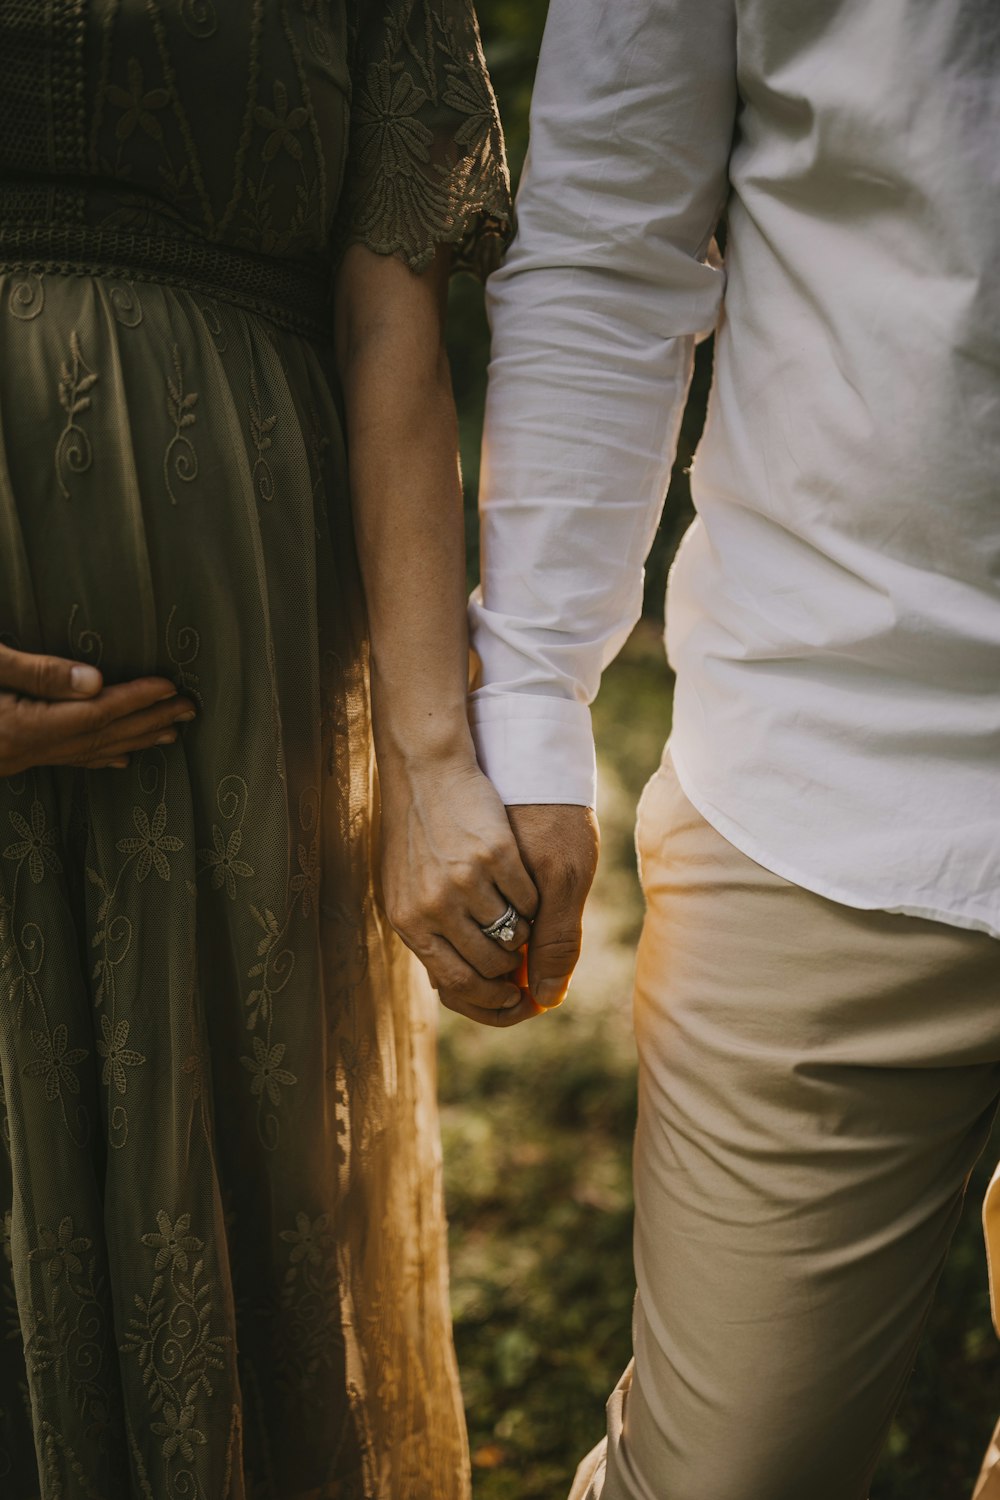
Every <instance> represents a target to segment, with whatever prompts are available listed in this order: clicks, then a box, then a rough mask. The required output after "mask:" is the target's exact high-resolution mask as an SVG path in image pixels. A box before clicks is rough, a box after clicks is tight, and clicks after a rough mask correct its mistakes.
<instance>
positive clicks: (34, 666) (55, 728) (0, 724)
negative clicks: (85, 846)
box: [0, 645, 195, 777]
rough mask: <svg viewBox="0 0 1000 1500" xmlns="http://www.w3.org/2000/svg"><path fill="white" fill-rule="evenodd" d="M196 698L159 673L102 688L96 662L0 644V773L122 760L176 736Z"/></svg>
mask: <svg viewBox="0 0 1000 1500" xmlns="http://www.w3.org/2000/svg"><path fill="white" fill-rule="evenodd" d="M194 715H195V709H194V704H193V703H191V702H190V701H189V700H188V699H187V698H181V697H179V696H178V694H177V690H176V688H175V687H174V685H173V683H172V682H169V681H168V680H167V679H166V678H164V677H140V678H137V679H136V680H135V681H134V682H124V683H121V684H118V685H116V686H113V687H104V685H103V678H102V676H101V674H100V672H99V671H98V670H97V668H96V667H91V666H88V665H86V664H84V663H81V662H74V661H66V660H64V659H63V658H61V657H58V656H35V655H32V654H31V653H29V652H26V651H13V650H11V648H10V647H9V646H3V645H0V777H3V776H16V775H17V774H19V773H20V772H21V771H27V770H29V769H31V768H32V767H34V766H86V767H87V768H88V769H90V770H99V769H103V768H104V767H105V766H125V765H127V764H128V756H129V755H131V754H132V753H133V752H135V751H139V750H146V749H148V748H149V747H150V746H152V745H160V744H168V743H170V742H171V741H173V740H175V739H176V738H177V729H176V725H177V724H178V723H182V722H183V721H184V720H185V719H193V718H194Z"/></svg>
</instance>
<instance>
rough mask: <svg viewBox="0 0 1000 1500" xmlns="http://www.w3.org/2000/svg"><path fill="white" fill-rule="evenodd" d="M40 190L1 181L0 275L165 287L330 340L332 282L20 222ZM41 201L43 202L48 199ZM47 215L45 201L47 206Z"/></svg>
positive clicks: (106, 233)
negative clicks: (13, 273) (16, 272)
mask: <svg viewBox="0 0 1000 1500" xmlns="http://www.w3.org/2000/svg"><path fill="white" fill-rule="evenodd" d="M36 193H38V194H39V197H40V196H42V195H43V194H45V190H44V189H42V190H40V191H39V190H38V189H35V190H34V192H32V190H31V189H28V190H27V191H26V190H25V188H24V187H22V186H14V185H8V184H5V183H4V182H3V181H0V271H13V270H19V271H24V270H28V271H34V272H54V273H56V274H60V275H67V276H113V277H120V278H122V279H124V280H128V281H149V282H164V283H166V284H168V285H171V286H177V287H182V288H184V289H185V290H187V291H192V292H196V293H201V294H202V295H203V296H209V297H215V298H218V299H219V300H220V301H224V302H231V303H234V304H235V305H236V306H238V307H242V308H246V309H247V310H249V311H251V312H255V313H258V314H260V315H261V316H262V317H265V318H269V319H270V320H271V321H272V322H275V323H278V324H279V325H280V326H281V327H283V328H287V329H290V330H291V331H292V332H295V333H302V334H305V335H306V336H308V337H309V338H313V339H321V340H329V339H330V338H331V337H332V334H333V316H332V307H331V289H330V277H329V275H328V274H327V273H325V272H324V271H323V270H321V269H319V268H316V269H313V268H311V267H309V266H304V265H301V264H297V263H295V262H292V261H283V260H278V259H274V258H271V257H268V256H263V255H254V254H251V253H250V252H248V251H243V250H237V249H234V248H232V247H231V246H228V245H218V244H212V243H210V242H209V241H207V240H204V239H200V238H198V237H197V236H196V235H191V234H188V235H185V234H184V233H183V232H178V233H177V234H176V235H173V234H171V233H169V232H162V233H158V234H150V233H144V232H142V231H138V230H135V229H131V228H122V227H119V226H117V225H90V224H85V223H72V222H60V221H59V219H58V218H55V219H52V218H48V217H47V216H43V215H38V216H37V217H35V216H26V215H25V213H24V209H25V207H26V206H28V204H27V202H26V200H29V201H30V199H32V198H34V199H35V201H34V203H33V204H31V206H32V207H35V208H36V209H37V206H38V198H37V197H36V196H35V194H36ZM46 196H47V195H46ZM49 206H50V207H51V199H49Z"/></svg>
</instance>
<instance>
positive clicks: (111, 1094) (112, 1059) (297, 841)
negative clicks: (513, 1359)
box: [0, 0, 508, 1500]
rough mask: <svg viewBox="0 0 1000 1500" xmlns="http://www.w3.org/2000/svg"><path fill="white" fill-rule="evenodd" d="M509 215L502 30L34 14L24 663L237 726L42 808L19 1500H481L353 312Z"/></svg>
mask: <svg viewBox="0 0 1000 1500" xmlns="http://www.w3.org/2000/svg"><path fill="white" fill-rule="evenodd" d="M507 212H508V204H507V184H506V175H505V166H504V161H503V152H502V146H501V141H500V136H499V128H498V124H497V117H496V110H495V105H494V100H493V97H492V94H491V91H490V87H489V82H488V79H487V76H486V73H485V69H484V65H483V59H482V52H481V48H480V44H479V39H478V35H477V31H476V26H475V20H474V17H473V14H472V11H471V7H470V0H0V636H2V638H3V639H4V640H5V641H7V642H8V643H10V644H12V645H14V646H17V647H21V648H24V649H27V650H38V649H41V650H45V651H50V652H57V653H60V654H64V655H70V656H74V657H78V658H80V659H81V660H86V661H91V662H95V663H98V664H99V665H100V666H101V668H102V670H103V671H104V672H105V674H106V676H107V678H108V679H109V680H111V681H115V680H120V679H124V678H127V677H131V676H133V675H135V674H137V673H149V672H158V673H163V674H165V675H166V676H168V677H170V678H171V679H172V680H173V681H174V682H175V683H176V684H177V685H178V687H179V688H181V689H183V691H184V692H186V693H188V694H190V695H191V696H192V698H194V699H195V700H196V701H197V703H198V704H199V706H200V711H199V715H198V719H197V722H196V723H194V724H193V725H190V726H188V727H186V728H185V730H184V732H183V734H182V737H181V740H180V742H179V743H178V744H176V745H175V746H171V747H165V748H163V749H158V750H154V751H150V752H147V753H146V754H144V755H142V756H140V757H138V758H137V759H135V761H134V762H133V765H132V766H131V768H130V769H129V770H128V771H127V772H115V771H102V772H90V773H88V772H72V771H58V772H54V771H50V770H38V771H32V772H30V773H28V774H26V775H22V776H17V777H14V778H11V779H9V780H6V781H0V1070H2V1081H3V1103H2V1112H0V1120H2V1135H3V1142H4V1146H5V1150H4V1151H2V1152H0V1217H2V1220H3V1225H4V1237H3V1249H4V1256H3V1258H0V1496H2V1497H3V1500H35V1497H38V1496H41V1497H44V1500H132V1497H143V1500H230V1497H232V1500H257V1497H259V1500H327V1497H348V1496H350V1497H359V1496H366V1497H378V1500H456V1497H458V1500H460V1497H461V1496H463V1495H464V1494H465V1493H466V1491H467V1486H468V1473H467V1470H468V1462H467V1454H466V1447H465V1438H464V1431H463V1426H462V1417H461V1408H460V1403H459V1400H458V1394H457V1384H456V1379H455V1369H454V1355H453V1349H452V1345H451V1334H450V1328H449V1323H448V1316H447V1305H446V1277H445V1261H444V1232H443V1231H444V1225H443V1217H442V1210H441V1203H440V1181H439V1176H440V1161H439V1145H438V1140H437V1123H436V1116H435V1113H434V1102H433V1042H434V1036H433V1018H434V1011H433V1006H432V1003H431V997H430V996H429V992H428V991H427V989H426V986H425V985H424V983H423V982H422V981H421V980H420V979H419V978H418V977H417V975H416V973H415V970H414V967H413V966H412V965H411V961H410V960H409V957H408V955H407V954H406V953H405V952H404V951H403V950H402V949H401V947H400V946H399V945H398V944H397V942H396V940H395V939H394V938H393V936H392V934H391V933H390V932H389V930H388V928H387V925H386V922H385V919H384V916H383V914H382V913H381V911H380V908H379V904H378V899H377V892H376V891H375V889H374V888H373V883H372V876H371V849H372V839H373V817H374V814H373V802H372V795H373V794H372V766H371V751H370V744H369V720H368V702H367V684H366V658H365V649H366V648H365V628H364V612H363V607H362V596H361V588H360V583H359V578H358V573H357V565H356V560H355V553H354V548H353V542H352V534H351V526H350V517H349V509H348V496H347V488H346V469H345V448H344V436H343V428H342V403H341V400H340V396H339V393H338V389H337V383H336V376H335V373H334V367H333V362H332V354H331V337H332V321H331V312H330V291H331V282H332V278H333V273H334V269H335V265H336V261H337V257H338V255H339V254H340V253H341V252H342V250H343V247H344V246H345V245H346V244H348V243H349V242H351V241H361V242H363V243H366V244H367V245H369V246H371V247H372V248H373V249H375V250H377V251H378V252H380V253H387V254H399V255H401V256H403V257H404V258H405V259H406V260H407V261H408V262H409V263H410V265H411V266H413V267H414V268H415V269H420V268H422V267H423V266H425V265H426V264H427V263H428V262H429V260H430V259H431V257H432V256H433V253H434V250H435V247H436V246H437V245H438V244H440V243H443V242H449V243H452V244H454V245H455V246H456V258H457V260H458V261H465V262H466V263H469V264H472V265H473V266H474V267H478V268H480V269H482V268H484V267H485V266H486V265H487V264H488V262H489V260H490V257H491V253H492V251H493V250H494V249H495V248H496V247H497V246H498V245H499V244H500V241H501V231H502V227H503V221H504V219H505V217H506V215H507ZM399 461H400V464H401V465H404V466H405V464H406V462H407V458H406V455H405V454H403V453H401V454H400V455H399ZM415 668H416V669H419V663H417V664H415Z"/></svg>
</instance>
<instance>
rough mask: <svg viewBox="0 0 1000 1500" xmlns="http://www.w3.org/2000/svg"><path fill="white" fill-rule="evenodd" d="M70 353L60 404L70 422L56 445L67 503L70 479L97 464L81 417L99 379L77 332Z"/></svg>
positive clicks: (63, 366) (63, 367)
mask: <svg viewBox="0 0 1000 1500" xmlns="http://www.w3.org/2000/svg"><path fill="white" fill-rule="evenodd" d="M69 352H70V358H69V361H68V362H67V361H66V360H63V362H62V364H61V365H60V367H59V405H60V406H61V407H62V409H63V411H64V412H65V413H66V423H65V426H64V427H63V430H62V432H61V433H60V434H59V439H58V441H57V443H56V477H57V479H58V481H59V488H60V490H61V491H62V494H63V498H64V499H66V500H68V499H69V497H70V490H69V483H68V479H69V477H70V476H71V475H73V474H85V473H86V472H87V470H88V469H89V468H90V466H91V464H92V463H93V461H94V450H93V448H92V447H91V442H90V438H89V437H88V436H87V434H86V432H85V431H84V429H83V428H82V427H81V425H80V423H79V421H78V420H77V418H78V417H81V416H83V414H84V413H85V412H88V411H89V410H90V408H91V404H92V397H91V394H90V392H91V391H92V390H93V388H94V386H95V385H96V384H97V378H98V377H97V372H96V371H95V370H92V369H91V368H90V366H89V365H88V364H87V361H86V360H85V359H84V357H83V351H82V349H81V348H80V336H79V334H78V333H77V332H76V329H74V330H73V332H72V333H71V334H70V336H69Z"/></svg>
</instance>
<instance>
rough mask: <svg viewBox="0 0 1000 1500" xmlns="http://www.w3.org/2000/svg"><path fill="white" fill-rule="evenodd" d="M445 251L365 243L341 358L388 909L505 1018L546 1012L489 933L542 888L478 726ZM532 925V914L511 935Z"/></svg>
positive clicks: (459, 998) (342, 330) (463, 990)
mask: <svg viewBox="0 0 1000 1500" xmlns="http://www.w3.org/2000/svg"><path fill="white" fill-rule="evenodd" d="M448 253H449V252H447V251H444V250H442V251H440V252H439V254H438V258H437V260H436V261H435V263H434V264H433V265H432V266H431V268H430V269H429V270H428V271H426V272H424V273H423V274H422V275H415V274H414V273H413V272H412V271H410V270H409V268H408V267H407V266H406V265H405V264H404V263H403V262H402V261H401V260H399V259H397V258H396V257H393V256H379V255H376V254H374V253H373V252H372V251H370V250H367V249H366V248H364V247H362V246H353V247H352V248H351V249H350V250H348V252H347V254H346V255H345V257H344V261H343V265H342V268H341V271H340V275H339V279H338V285H337V305H336V322H337V357H338V365H339V368H340V374H341V379H342V381H343V385H344V392H345V400H346V407H347V438H348V450H349V455H350V475H351V489H352V503H353V509H354V517H355V529H356V534H357V542H358V552H359V557H360V562H361V571H362V576H363V579H364V589H365V598H366V602H367V607H368V618H369V627H370V631H371V650H372V715H373V727H374V735H375V751H376V757H377V761H378V767H379V777H380V783H381V789H382V803H383V886H384V890H385V897H386V906H387V911H388V915H389V919H390V921H391V922H392V924H393V926H394V927H395V929H396V930H397V932H399V934H400V935H401V937H402V938H403V939H404V941H405V942H406V943H407V944H408V945H409V946H410V947H411V948H412V949H413V950H414V952H415V953H416V954H417V955H418V956H419V957H420V958H421V959H422V960H423V962H424V963H425V964H426V966H427V968H428V970H429V972H430V975H431V978H432V980H433V981H434V983H435V985H436V987H437V988H438V990H439V991H440V994H441V998H442V1000H443V1001H444V1003H445V1004H446V1005H447V1006H449V1007H450V1008H451V1009H452V1010H457V1011H460V1012H461V1013H462V1014H464V1015H467V1016H471V1017H472V1018H473V1019H475V1020H479V1021H485V1022H489V1023H492V1024H502V1025H509V1024H511V1023H513V1022H515V1021H519V1020H524V1019H526V1018H527V1016H529V1015H533V1014H535V1013H536V1007H535V1005H534V1003H533V1002H532V1001H531V1000H529V999H528V998H527V997H526V996H522V994H521V991H520V990H519V989H518V988H517V986H516V985H515V984H514V983H513V982H512V979H511V978H510V977H509V976H510V975H511V974H512V972H513V970H514V968H515V967H516V962H517V959H516V954H515V953H514V952H512V951H511V952H505V951H504V949H503V948H502V947H501V946H500V945H499V944H498V943H496V942H494V941H492V940H490V939H488V938H485V937H483V935H482V933H481V932H480V931H479V928H480V927H482V926H485V925H487V924H488V923H490V922H492V921H494V920H495V919H496V918H497V917H498V916H500V915H501V913H502V912H503V910H504V908H505V906H506V904H507V902H508V901H509V902H511V903H512V904H513V905H514V906H515V907H516V908H517V910H518V911H520V912H521V913H522V914H523V915H524V916H526V917H530V916H532V915H533V914H534V910H535V899H536V898H535V890H534V887H533V885H532V882H531V880H530V878H529V876H528V875H527V873H526V872H525V870H524V867H523V865H522V864H521V861H520V858H519V856H518V853H517V846H516V844H515V842H514V838H513V835H512V833H511V830H510V825H509V823H508V821H507V817H506V814H505V813H504V810H503V806H502V804H501V802H500V799H499V797H498V796H497V794H496V793H495V792H494V790H493V788H492V787H491V785H490V783H489V782H488V781H487V780H486V778H485V777H484V776H483V775H482V774H481V772H480V771H479V768H478V765H477V762H476V756H475V750H474V748H473V744H472V737H471V734H470V731H469V727H468V719H467V708H466V691H467V682H468V639H467V627H466V604H465V545H464V518H463V510H462V488H461V479H460V474H459V467H458V456H457V454H458V443H457V424H456V418H455V406H454V400H453V397H452V390H451V381H450V376H449V370H448V360H447V354H446V351H445V345H444V318H445V303H446V293H447V277H448ZM527 936H528V928H527V924H526V923H522V924H521V925H520V929H519V931H518V933H517V935H516V940H515V944H512V945H511V947H512V948H513V947H515V946H517V945H520V944H522V943H523V942H525V941H526V939H527Z"/></svg>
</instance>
